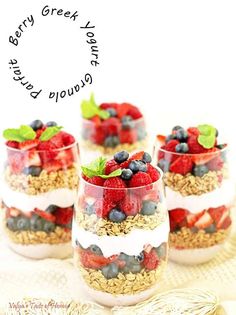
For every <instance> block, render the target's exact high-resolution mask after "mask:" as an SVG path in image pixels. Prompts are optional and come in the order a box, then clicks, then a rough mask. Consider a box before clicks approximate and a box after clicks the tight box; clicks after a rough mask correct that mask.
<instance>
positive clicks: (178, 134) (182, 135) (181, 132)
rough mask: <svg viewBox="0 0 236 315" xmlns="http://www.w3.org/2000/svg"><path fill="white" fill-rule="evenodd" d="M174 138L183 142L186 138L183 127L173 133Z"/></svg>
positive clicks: (186, 134)
mask: <svg viewBox="0 0 236 315" xmlns="http://www.w3.org/2000/svg"><path fill="white" fill-rule="evenodd" d="M175 136H176V139H177V140H179V141H180V142H185V141H186V140H187V139H188V133H187V131H186V130H184V129H183V128H180V129H178V130H177V131H176V133H175Z"/></svg>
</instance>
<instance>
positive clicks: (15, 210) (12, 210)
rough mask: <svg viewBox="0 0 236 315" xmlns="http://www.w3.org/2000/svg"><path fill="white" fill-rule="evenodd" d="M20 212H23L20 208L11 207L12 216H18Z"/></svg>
mask: <svg viewBox="0 0 236 315" xmlns="http://www.w3.org/2000/svg"><path fill="white" fill-rule="evenodd" d="M20 214H21V212H20V210H18V209H16V208H14V207H11V208H9V215H10V217H18V216H19V215H20Z"/></svg>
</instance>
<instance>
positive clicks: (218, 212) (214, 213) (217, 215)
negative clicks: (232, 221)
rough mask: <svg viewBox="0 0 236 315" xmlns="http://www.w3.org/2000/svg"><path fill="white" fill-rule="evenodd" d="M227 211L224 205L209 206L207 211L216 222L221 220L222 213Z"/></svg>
mask: <svg viewBox="0 0 236 315" xmlns="http://www.w3.org/2000/svg"><path fill="white" fill-rule="evenodd" d="M225 212H227V208H226V207H225V206H222V207H218V208H209V209H208V213H209V214H210V216H211V217H212V219H213V220H214V222H215V223H216V224H217V223H219V221H220V220H221V218H222V216H223V214H224V213H225Z"/></svg>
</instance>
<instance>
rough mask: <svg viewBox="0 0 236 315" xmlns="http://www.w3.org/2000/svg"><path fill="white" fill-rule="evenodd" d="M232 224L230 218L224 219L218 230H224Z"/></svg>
mask: <svg viewBox="0 0 236 315" xmlns="http://www.w3.org/2000/svg"><path fill="white" fill-rule="evenodd" d="M231 224H232V220H231V218H230V217H227V218H225V220H224V221H223V222H222V223H221V225H220V227H219V229H223V230H226V229H228V228H229V227H230V225H231Z"/></svg>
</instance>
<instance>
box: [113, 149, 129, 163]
mask: <svg viewBox="0 0 236 315" xmlns="http://www.w3.org/2000/svg"><path fill="white" fill-rule="evenodd" d="M128 158H129V153H128V152H127V151H120V152H117V153H116V154H115V155H114V160H115V161H116V162H117V163H119V164H120V163H123V162H125V161H126V160H128Z"/></svg>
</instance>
